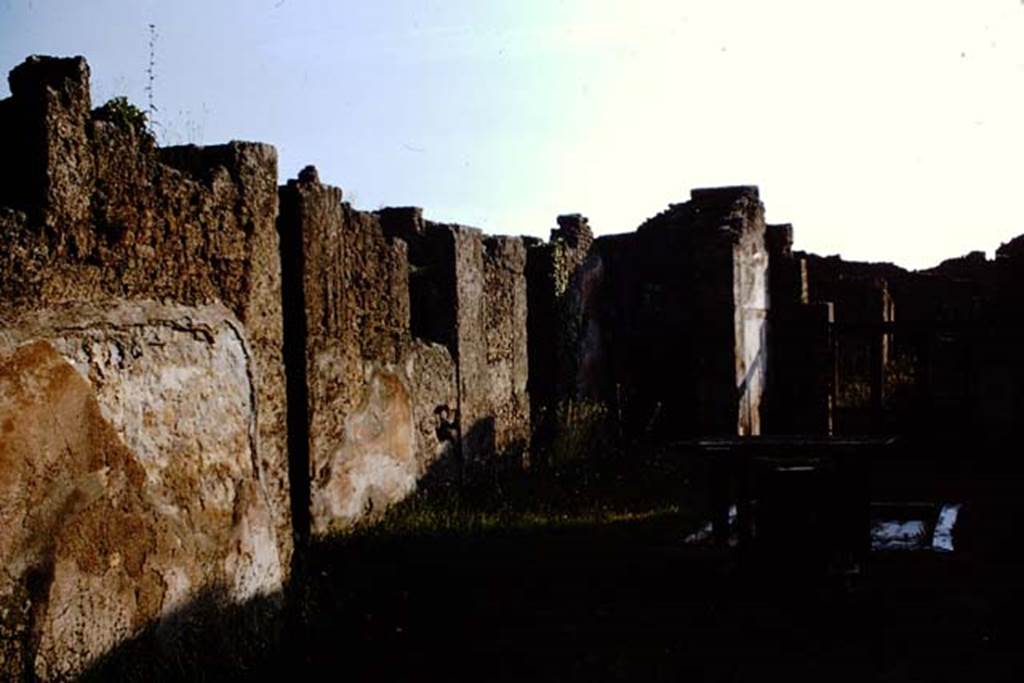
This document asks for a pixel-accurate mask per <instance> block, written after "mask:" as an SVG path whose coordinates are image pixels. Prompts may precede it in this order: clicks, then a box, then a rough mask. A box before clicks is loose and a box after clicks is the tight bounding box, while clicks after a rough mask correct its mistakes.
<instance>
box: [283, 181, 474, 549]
mask: <svg viewBox="0 0 1024 683" xmlns="http://www.w3.org/2000/svg"><path fill="white" fill-rule="evenodd" d="M341 198H342V194H341V190H339V189H338V188H334V187H330V186H326V185H322V184H321V183H320V182H319V179H318V178H317V176H316V171H315V169H312V168H308V169H306V170H305V171H303V173H302V174H300V177H299V179H298V180H294V181H290V182H289V183H288V184H287V185H286V186H284V187H282V188H281V215H280V218H279V224H280V232H281V239H282V255H283V259H284V261H283V265H284V275H285V297H286V301H287V302H288V303H287V305H286V307H285V314H286V315H287V316H288V317H289V319H288V326H287V330H288V334H289V337H288V339H287V345H288V348H289V349H290V351H289V357H288V372H289V385H290V386H289V390H290V393H291V405H292V407H293V410H294V411H295V414H294V415H293V416H292V418H291V431H292V434H293V457H295V458H296V459H297V460H298V461H299V462H300V464H299V465H297V466H299V467H301V466H302V464H301V463H302V462H303V461H305V463H306V466H307V467H308V481H309V483H308V486H309V501H308V504H309V510H308V513H307V514H309V515H310V520H309V521H310V525H311V530H312V532H313V533H314V534H324V533H328V532H330V531H331V530H332V529H335V528H338V527H341V526H345V525H348V524H351V523H353V522H355V521H357V520H359V519H361V518H363V517H365V516H368V515H372V514H373V513H375V512H376V513H380V512H381V511H383V510H384V509H385V508H386V507H387V506H388V505H389V504H391V503H393V502H396V501H398V500H400V499H401V498H403V497H405V496H406V495H407V494H408V493H410V492H411V491H412V490H413V489H414V488H415V486H416V482H417V480H418V479H419V477H420V476H421V475H422V474H424V473H425V472H426V470H427V469H428V468H429V467H430V466H431V465H432V464H433V463H434V461H435V460H436V459H437V458H438V457H439V456H440V455H441V454H442V451H443V449H444V448H446V447H447V444H445V443H442V438H441V437H439V435H438V430H437V427H438V426H440V424H439V421H440V420H441V419H442V418H443V415H442V411H454V403H455V401H454V396H453V394H454V367H453V364H452V361H451V358H450V356H449V355H448V354H447V353H446V351H445V349H443V348H442V347H440V346H438V345H436V344H435V345H431V344H429V343H426V342H419V343H415V344H414V343H413V338H412V336H411V334H410V328H409V318H410V308H409V262H408V256H407V245H406V243H405V242H404V241H402V240H399V239H394V238H391V237H387V236H385V234H384V231H383V229H382V227H381V224H380V217H379V216H377V215H375V214H372V213H366V212H360V211H356V210H354V209H352V208H351V206H349V205H348V204H344V203H342V201H341Z"/></svg>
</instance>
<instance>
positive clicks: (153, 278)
mask: <svg viewBox="0 0 1024 683" xmlns="http://www.w3.org/2000/svg"><path fill="white" fill-rule="evenodd" d="M88 76H89V70H88V66H87V65H86V64H85V61H84V60H82V59H81V58H76V59H68V60H54V59H46V58H33V59H30V60H28V61H27V62H25V63H24V64H23V65H21V66H20V67H18V68H17V69H15V70H14V71H13V72H12V74H11V77H10V84H11V92H12V97H11V98H9V99H8V100H5V101H3V103H2V104H0V117H2V118H3V119H4V121H3V123H4V125H2V126H0V130H2V131H3V132H2V135H3V136H4V137H5V138H6V140H7V141H8V142H11V144H12V148H13V149H16V150H17V152H18V154H19V155H20V157H19V158H20V160H21V161H22V163H23V165H22V166H21V167H18V170H17V171H16V172H14V173H12V172H11V170H10V169H11V168H14V167H15V166H14V165H10V164H9V165H5V172H6V173H7V175H8V179H13V178H14V176H20V177H19V178H18V179H16V180H14V182H13V183H12V184H9V185H5V187H4V190H3V191H2V195H0V199H2V201H3V203H4V204H7V208H4V209H2V210H0V224H2V225H0V242H2V244H0V354H2V355H3V358H4V360H3V370H2V373H0V374H2V375H3V378H2V381H3V383H4V390H3V392H2V393H0V401H2V408H0V413H2V418H0V423H2V424H3V425H4V430H5V432H6V434H7V435H8V437H7V438H6V439H5V441H4V445H3V454H4V457H3V459H2V460H3V463H4V484H3V485H4V494H3V495H2V496H0V499H2V502H0V515H2V524H0V529H2V532H0V535H2V536H3V538H2V540H0V553H3V554H2V557H0V560H2V564H3V566H4V567H5V570H4V573H3V576H2V577H0V603H2V608H3V613H4V614H5V615H7V616H5V618H4V621H3V624H2V626H3V627H2V628H0V631H2V633H0V640H2V641H3V642H2V645H0V658H2V662H0V671H2V672H3V673H4V674H6V675H10V676H20V675H24V671H25V669H26V668H28V669H32V670H34V675H36V676H38V677H39V678H41V679H44V680H46V679H50V678H54V677H61V676H67V675H73V674H74V673H75V672H77V671H79V670H81V669H82V667H84V666H86V665H87V664H88V662H89V661H90V660H91V659H93V658H95V657H96V656H97V655H99V654H101V653H102V652H104V651H106V650H107V649H109V648H110V647H111V646H112V645H114V644H116V643H117V642H119V641H120V640H122V639H124V638H126V637H129V636H131V635H132V634H133V633H135V632H136V631H137V630H138V629H139V628H141V627H142V626H143V625H145V624H146V623H148V622H150V621H152V620H153V619H155V618H158V617H159V616H160V615H163V614H166V613H168V611H169V610H172V609H175V608H176V607H178V606H181V605H182V604H184V603H186V602H187V601H188V600H189V599H191V598H192V597H193V596H195V595H196V594H198V593H199V592H200V591H203V590H205V589H208V588H211V587H226V589H227V597H229V598H230V599H234V600H243V599H246V598H248V597H251V596H254V595H257V594H262V593H272V592H275V591H278V590H279V589H280V587H281V585H282V581H283V580H284V578H285V576H286V575H287V570H288V562H289V558H290V553H291V522H290V514H289V502H288V501H289V489H288V478H287V459H286V450H285V423H284V391H283V389H284V375H283V368H282V363H281V346H282V337H281V335H282V332H281V330H282V323H281V299H280V285H279V282H280V280H279V277H280V274H279V273H280V271H279V265H278V264H279V260H278V242H277V234H276V231H275V226H274V215H275V213H276V208H277V199H276V182H275V176H276V157H275V153H274V150H273V148H270V147H268V146H265V145H255V144H247V143H231V144H229V145H225V146H221V147H216V148H208V149H205V150H197V149H194V148H193V149H178V150H174V149H172V150H157V149H156V148H155V146H154V145H153V142H152V139H151V138H149V137H148V135H147V134H146V133H145V131H143V130H141V129H139V128H138V127H136V126H135V125H134V124H133V123H132V122H131V121H130V120H127V119H125V118H124V117H123V116H120V115H119V114H118V112H116V111H112V110H110V109H109V108H107V109H100V110H95V111H93V110H91V103H90V99H89V83H88ZM12 615H13V616H12Z"/></svg>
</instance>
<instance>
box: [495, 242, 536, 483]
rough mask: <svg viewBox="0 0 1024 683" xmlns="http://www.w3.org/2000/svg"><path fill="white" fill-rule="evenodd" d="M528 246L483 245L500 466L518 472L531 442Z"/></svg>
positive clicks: (517, 243) (501, 243) (497, 243)
mask: <svg viewBox="0 0 1024 683" xmlns="http://www.w3.org/2000/svg"><path fill="white" fill-rule="evenodd" d="M526 311H527V301H526V246H525V244H524V243H523V240H522V239H521V238H518V237H488V238H486V239H485V240H484V315H485V320H484V333H485V336H486V342H487V380H486V385H487V388H488V390H489V393H490V396H489V403H490V411H491V413H492V414H493V416H494V451H495V455H496V456H497V457H500V458H501V459H502V461H503V462H502V463H500V464H499V466H508V467H512V468H516V467H521V466H522V465H523V464H524V458H527V457H528V449H529V443H530V402H529V397H528V394H527V388H526V385H527V379H528V375H529V358H528V353H527V329H526V317H527V313H526Z"/></svg>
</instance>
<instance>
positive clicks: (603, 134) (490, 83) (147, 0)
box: [0, 0, 1024, 267]
mask: <svg viewBox="0 0 1024 683" xmlns="http://www.w3.org/2000/svg"><path fill="white" fill-rule="evenodd" d="M149 24H154V25H155V27H156V44H155V68H154V76H155V79H154V101H155V104H156V106H157V108H158V112H157V115H156V120H157V122H158V123H159V124H160V126H161V127H160V129H159V131H158V132H159V136H158V137H159V139H160V141H161V143H162V144H175V143H182V142H196V143H199V144H211V143H216V142H222V141H226V140H229V139H249V140H260V141H265V142H270V143H272V144H274V145H275V146H276V147H277V149H278V152H279V174H280V177H281V179H282V181H283V180H284V179H286V178H289V177H294V176H295V174H296V173H297V172H298V170H299V169H300V168H301V167H302V166H304V165H306V164H307V163H313V164H316V166H317V167H318V168H319V169H320V177H321V178H322V179H323V180H324V181H325V182H329V183H331V184H334V185H339V186H341V187H342V188H343V189H344V190H345V193H346V196H347V198H348V199H350V200H351V201H352V202H353V203H354V204H355V205H356V206H357V207H359V208H363V209H375V208H378V207H379V206H389V205H409V204H414V205H419V206H423V207H425V212H426V215H427V216H428V217H429V218H432V219H435V220H442V221H451V222H459V223H466V224H470V225H477V226H479V227H482V228H484V229H485V230H487V231H489V232H500V233H513V234H533V235H539V236H544V237H546V236H547V234H548V231H549V230H550V228H551V227H552V226H553V225H554V219H555V216H556V215H557V214H559V213H565V212H580V213H583V214H585V215H587V216H589V217H590V221H591V225H592V226H593V227H594V229H595V231H596V232H597V233H598V234H607V233H613V232H623V231H627V230H632V229H633V228H635V227H636V226H637V225H638V224H639V223H640V222H642V221H643V220H644V219H645V218H647V217H648V216H651V215H654V214H655V213H657V212H659V211H660V210H662V209H663V208H664V207H665V206H666V205H667V204H668V203H670V202H678V201H683V200H685V199H686V198H687V197H688V193H689V190H690V188H692V187H701V186H709V185H725V184H757V185H759V186H760V187H761V197H762V200H763V201H764V202H765V206H766V209H767V215H768V219H769V221H771V222H792V223H793V224H794V226H795V231H796V246H797V248H801V249H807V250H810V251H815V252H818V253H823V254H829V253H836V252H840V253H842V254H843V255H844V256H845V257H846V258H849V259H863V260H882V259H885V260H891V261H895V262H897V263H899V264H901V265H904V266H909V267H927V266H930V265H934V264H936V263H938V262H939V261H940V260H942V259H943V258H948V257H952V256H957V255H960V254H963V253H966V252H967V251H970V250H974V249H981V250H986V251H988V252H989V253H990V254H991V252H992V251H993V250H994V249H995V248H996V247H997V246H998V245H999V244H1000V243H1001V242H1005V241H1007V240H1008V239H1009V238H1011V237H1013V236H1015V235H1017V234H1020V233H1024V220H1022V218H1021V217H1020V216H1018V215H1017V213H1016V209H1014V210H1013V211H1011V210H1010V209H1012V208H1013V207H1014V206H1016V204H1015V203H1014V202H1015V201H1016V200H1015V199H1014V197H1017V196H1018V194H1019V193H1020V192H1021V190H1022V188H1024V129H1022V126H1024V0H959V1H956V0H900V1H896V0H860V1H859V2H848V1H847V2H835V1H831V0H773V1H771V2H765V1H764V0H707V1H692V2H691V1H684V0H657V1H653V0H652V1H650V2H644V1H642V0H633V1H632V2H625V1H623V2H605V1H601V0H562V1H559V2H556V1H555V0H508V1H503V2H498V1H487V0H378V1H376V2H371V1H369V0H366V1H355V0H346V1H340V2H328V1H323V2H315V1H307V0H248V1H235V0H233V1H227V0H224V1H219V2H218V1H215V0H176V1H175V2H158V1H157V0H143V1H135V2H129V1H123V2H121V1H115V0H95V1H92V2H82V1H81V0H0V69H3V70H5V71H6V70H9V69H11V68H13V67H14V66H15V65H17V64H18V63H20V62H21V61H22V60H23V59H24V58H25V57H26V56H28V55H29V54H55V55H74V54H82V55H84V56H86V57H87V58H88V59H89V63H90V66H91V68H92V78H93V101H94V104H95V105H99V104H101V103H102V102H103V101H105V100H106V99H108V98H110V97H112V96H115V95H121V94H124V95H127V96H128V97H129V98H130V99H131V100H132V101H134V102H135V103H136V104H138V105H140V106H141V107H143V108H145V106H146V102H147V96H146V91H145V86H146V82H147V64H148V61H149V45H148V44H149V29H148V25H149ZM6 95H7V89H6V85H5V84H4V85H0V96H6Z"/></svg>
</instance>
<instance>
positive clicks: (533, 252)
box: [526, 214, 607, 453]
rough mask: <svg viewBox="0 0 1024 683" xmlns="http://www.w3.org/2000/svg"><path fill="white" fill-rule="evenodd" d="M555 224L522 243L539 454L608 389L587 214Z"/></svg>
mask: <svg viewBox="0 0 1024 683" xmlns="http://www.w3.org/2000/svg"><path fill="white" fill-rule="evenodd" d="M557 223H558V227H557V228H554V229H552V231H551V239H550V241H549V242H547V243H542V242H539V241H537V240H534V241H531V242H529V247H528V250H527V262H526V273H527V281H528V288H527V289H528V294H527V296H528V306H527V309H528V315H527V324H526V327H527V338H528V340H529V344H528V355H529V365H530V368H531V372H530V378H529V384H530V386H529V393H530V398H531V406H530V411H531V420H532V424H533V444H534V450H535V451H537V453H543V452H544V451H547V450H550V448H551V446H552V443H554V442H555V440H556V439H557V437H558V433H559V432H564V431H565V430H567V429H574V428H579V427H581V425H579V424H577V425H575V426H572V425H570V423H571V422H573V421H576V422H577V423H578V422H579V421H580V419H582V416H583V414H592V413H593V412H594V411H592V410H588V409H587V404H588V403H595V404H600V403H601V402H602V401H603V400H604V398H605V396H604V394H605V393H606V392H605V390H606V386H605V384H606V381H607V377H606V376H605V369H604V368H603V361H604V358H603V349H602V343H603V342H602V334H601V322H602V316H601V314H600V312H599V310H598V309H599V307H600V306H601V280H602V277H603V262H602V257H601V254H600V252H599V251H598V250H597V249H594V248H593V245H594V236H593V233H592V232H591V229H590V225H589V222H588V221H587V219H586V218H585V217H584V216H581V215H579V214H565V215H562V216H559V217H558V219H557ZM574 416H579V417H574ZM583 421H586V420H583ZM582 428H584V429H586V428H587V425H582Z"/></svg>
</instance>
